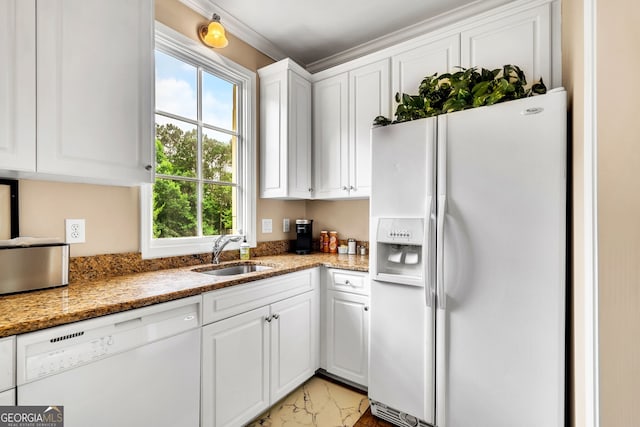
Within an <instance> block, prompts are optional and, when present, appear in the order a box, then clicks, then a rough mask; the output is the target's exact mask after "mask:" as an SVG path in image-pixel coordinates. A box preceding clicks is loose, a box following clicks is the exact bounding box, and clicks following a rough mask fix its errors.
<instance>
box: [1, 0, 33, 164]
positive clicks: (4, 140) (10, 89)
mask: <svg viewBox="0 0 640 427" xmlns="http://www.w3.org/2000/svg"><path fill="white" fill-rule="evenodd" d="M35 13H36V2H35V0H0V64H2V65H1V66H0V169H4V170H12V171H29V172H33V171H35V168H36V85H35V75H36V32H35V31H33V27H34V25H35V19H34V17H35Z"/></svg>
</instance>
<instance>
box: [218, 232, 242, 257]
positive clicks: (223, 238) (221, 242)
mask: <svg viewBox="0 0 640 427" xmlns="http://www.w3.org/2000/svg"><path fill="white" fill-rule="evenodd" d="M242 237H243V236H242V235H240V236H231V235H228V234H221V235H220V237H218V238H217V239H216V240H215V241H214V242H213V251H212V252H211V263H212V264H220V254H221V253H222V250H223V249H224V247H225V246H227V244H228V243H229V242H239V241H240V240H242Z"/></svg>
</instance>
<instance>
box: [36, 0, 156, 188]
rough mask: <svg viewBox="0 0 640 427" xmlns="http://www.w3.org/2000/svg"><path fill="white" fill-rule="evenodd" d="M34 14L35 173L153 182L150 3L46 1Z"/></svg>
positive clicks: (137, 0) (147, 0)
mask: <svg viewBox="0 0 640 427" xmlns="http://www.w3.org/2000/svg"><path fill="white" fill-rule="evenodd" d="M36 16H37V19H36V20H37V25H36V28H37V29H38V31H37V78H36V81H37V97H38V98H37V117H38V119H37V135H38V143H37V147H38V149H37V170H38V172H41V173H47V174H55V175H67V176H73V177H79V178H83V179H84V178H87V179H88V180H89V181H92V180H97V181H104V182H108V183H131V184H134V183H140V182H151V181H152V169H153V168H152V164H153V163H152V162H153V99H152V94H153V75H154V71H153V60H152V55H153V2H152V1H151V0H111V1H102V0H46V1H39V2H38V7H37V13H36ZM26 30H28V31H31V30H32V27H28V28H26Z"/></svg>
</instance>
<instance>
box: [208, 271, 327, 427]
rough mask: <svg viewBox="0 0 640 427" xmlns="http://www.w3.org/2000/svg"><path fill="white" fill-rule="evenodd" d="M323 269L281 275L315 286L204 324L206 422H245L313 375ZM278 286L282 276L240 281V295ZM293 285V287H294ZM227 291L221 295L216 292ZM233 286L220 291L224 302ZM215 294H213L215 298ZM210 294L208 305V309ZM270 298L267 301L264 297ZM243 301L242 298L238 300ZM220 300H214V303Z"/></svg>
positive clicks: (315, 361)
mask: <svg viewBox="0 0 640 427" xmlns="http://www.w3.org/2000/svg"><path fill="white" fill-rule="evenodd" d="M317 275H318V269H314V270H306V271H305V272H301V273H292V274H288V275H285V276H281V277H282V279H280V280H282V281H285V282H290V281H291V279H292V278H297V280H298V281H299V282H300V283H301V286H300V289H304V288H305V287H306V286H307V284H306V283H305V281H306V280H307V279H309V278H310V279H311V280H312V283H315V286H313V290H311V291H306V292H304V293H301V294H298V295H295V296H291V297H288V298H285V299H282V300H280V301H276V302H273V303H271V304H269V305H264V306H262V307H259V308H255V309H252V310H250V311H247V312H244V313H240V314H237V315H233V316H231V317H228V318H226V319H223V320H219V321H217V322H214V323H211V324H209V325H206V326H204V327H203V329H202V426H215V427H222V426H239V425H243V424H246V423H247V422H249V421H251V420H252V419H253V418H255V417H256V416H258V415H260V413H261V412H262V411H264V410H266V409H267V408H269V407H270V406H271V405H273V404H274V403H275V402H276V401H278V400H279V399H281V398H282V397H284V396H285V395H286V394H287V393H289V392H291V391H292V390H293V389H295V388H296V387H297V386H299V385H300V384H302V383H303V382H304V381H305V380H307V379H308V378H309V377H311V376H312V375H313V374H314V373H315V371H316V369H317V368H318V345H319V344H318V340H319V332H318V328H319V324H318V322H319V309H318V304H319V299H318V286H317V282H318V278H317ZM249 286H251V287H255V288H256V290H257V291H259V290H261V289H262V288H264V287H265V286H266V287H277V286H278V277H275V278H272V279H266V280H264V281H258V282H253V283H248V284H246V285H241V286H239V287H238V288H240V289H238V294H237V297H238V298H240V299H242V298H243V297H245V296H248V294H247V292H246V290H247V289H248V287H249ZM289 290H291V288H290V289H289ZM218 292H225V293H226V295H224V296H223V297H222V298H217V295H214V294H216V293H218ZM233 294H234V290H233V289H232V288H230V289H229V290H222V291H215V292H212V293H211V295H214V296H215V299H216V300H217V301H218V302H220V301H230V300H232V299H234V296H233ZM212 298H214V297H212ZM206 299H207V295H205V309H206V304H207V302H206ZM265 301H268V300H265ZM236 302H238V301H236ZM214 304H215V303H214Z"/></svg>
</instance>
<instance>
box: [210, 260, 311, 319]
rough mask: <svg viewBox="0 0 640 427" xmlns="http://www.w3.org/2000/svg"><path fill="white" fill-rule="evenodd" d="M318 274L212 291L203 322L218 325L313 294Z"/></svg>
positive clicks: (293, 275) (304, 273)
mask: <svg viewBox="0 0 640 427" xmlns="http://www.w3.org/2000/svg"><path fill="white" fill-rule="evenodd" d="M318 274H319V273H318V269H317V268H314V269H309V270H304V271H299V272H295V273H290V274H283V275H282V276H276V277H271V278H269V279H264V280H258V281H255V282H249V283H245V284H242V285H237V286H232V287H230V288H225V289H221V290H217V291H213V292H209V293H207V294H205V295H204V297H203V305H202V307H203V312H202V319H203V322H204V323H205V324H207V323H211V322H215V321H218V320H221V319H225V318H227V317H231V316H235V315H236V314H240V313H244V312H246V311H249V310H253V309H254V308H258V307H262V306H265V305H268V304H271V303H273V302H276V301H280V300H283V299H285V298H289V297H291V296H294V295H298V294H301V293H303V292H307V291H310V290H312V289H313V288H314V286H315V283H317V281H318Z"/></svg>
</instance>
